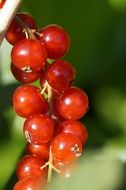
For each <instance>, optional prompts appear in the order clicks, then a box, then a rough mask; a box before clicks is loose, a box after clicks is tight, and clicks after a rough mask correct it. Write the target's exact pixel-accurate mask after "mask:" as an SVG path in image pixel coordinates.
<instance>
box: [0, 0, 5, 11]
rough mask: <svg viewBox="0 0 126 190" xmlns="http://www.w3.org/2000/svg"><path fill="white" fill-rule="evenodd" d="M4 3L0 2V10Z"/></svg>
mask: <svg viewBox="0 0 126 190" xmlns="http://www.w3.org/2000/svg"><path fill="white" fill-rule="evenodd" d="M5 1H6V0H1V2H0V9H1V8H2V7H3V6H4V3H5Z"/></svg>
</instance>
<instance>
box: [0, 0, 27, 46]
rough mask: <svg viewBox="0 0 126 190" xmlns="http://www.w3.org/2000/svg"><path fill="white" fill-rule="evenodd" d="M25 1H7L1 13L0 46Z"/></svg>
mask: <svg viewBox="0 0 126 190" xmlns="http://www.w3.org/2000/svg"><path fill="white" fill-rule="evenodd" d="M22 1H23V0H7V1H6V3H5V5H4V6H3V8H2V10H1V13H0V45H1V43H2V41H3V38H4V35H5V33H6V30H7V29H8V27H9V25H10V23H11V21H12V19H13V17H14V16H15V13H16V11H17V9H18V7H19V6H20V4H21V2H22Z"/></svg>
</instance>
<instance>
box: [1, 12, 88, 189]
mask: <svg viewBox="0 0 126 190" xmlns="http://www.w3.org/2000/svg"><path fill="white" fill-rule="evenodd" d="M5 37H6V39H7V41H8V42H9V43H10V44H11V45H12V46H13V47H12V51H11V65H10V68H11V71H12V74H13V76H14V77H15V79H16V80H17V81H18V82H19V83H20V86H19V87H18V88H17V89H16V90H15V91H14V93H13V98H12V104H13V108H14V110H15V112H16V113H17V114H18V115H19V116H20V117H23V118H25V122H24V126H23V132H24V137H25V138H26V141H27V145H26V155H25V156H24V157H23V158H22V159H21V160H20V161H19V163H18V164H17V170H16V173H17V178H18V180H19V181H18V182H17V183H16V184H15V186H14V188H13V190H19V189H22V190H28V189H31V190H40V189H43V188H44V186H45V184H46V181H47V182H50V180H51V175H52V171H53V170H55V171H56V172H57V173H59V174H60V175H62V174H63V175H64V176H66V177H68V176H70V175H71V171H73V170H72V168H73V167H74V166H75V164H76V162H77V160H78V159H79V158H80V156H81V155H82V151H83V146H84V145H85V143H86V141H87V136H88V134H87V130H86V127H85V125H84V124H83V123H82V122H80V121H79V119H81V118H82V117H83V116H84V115H85V114H86V113H87V111H88V107H89V99H88V96H87V94H86V92H85V91H84V90H82V89H80V88H78V87H75V86H73V80H74V79H75V77H76V70H75V68H74V66H73V65H72V64H71V63H69V61H67V60H65V59H64V56H65V55H66V54H67V52H68V50H69V48H70V37H69V34H68V33H67V32H66V31H65V29H63V28H62V27H61V26H59V25H54V24H51V25H48V26H45V27H43V28H41V29H38V28H37V24H36V21H35V19H34V18H33V17H32V16H31V15H29V14H28V13H17V14H16V15H15V17H14V19H13V21H12V23H11V24H10V27H9V29H8V31H7V33H6V36H5ZM50 59H51V61H50ZM37 80H39V81H40V82H39V83H34V84H32V83H33V82H35V81H37ZM35 84H37V86H35Z"/></svg>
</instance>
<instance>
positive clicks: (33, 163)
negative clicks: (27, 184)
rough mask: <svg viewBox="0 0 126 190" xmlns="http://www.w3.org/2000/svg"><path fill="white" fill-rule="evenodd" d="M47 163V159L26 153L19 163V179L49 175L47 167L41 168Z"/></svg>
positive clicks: (17, 171)
mask: <svg viewBox="0 0 126 190" xmlns="http://www.w3.org/2000/svg"><path fill="white" fill-rule="evenodd" d="M44 164H45V161H44V160H42V159H40V158H39V157H37V156H33V155H26V156H24V157H23V158H22V159H21V160H20V161H19V163H18V165H17V170H16V173H17V177H18V179H19V180H21V179H24V178H28V177H36V176H40V177H43V178H45V177H46V175H47V168H44V169H41V167H42V166H43V165H44Z"/></svg>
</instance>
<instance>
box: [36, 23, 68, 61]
mask: <svg viewBox="0 0 126 190" xmlns="http://www.w3.org/2000/svg"><path fill="white" fill-rule="evenodd" d="M39 32H40V40H41V41H42V42H43V43H44V44H45V46H46V49H47V53H48V58H50V59H59V58H61V57H63V56H65V54H66V53H67V52H68V50H69V47H70V38H69V35H68V33H67V32H66V31H65V30H64V29H63V28H62V27H61V26H59V25H55V24H51V25H48V26H46V27H45V28H42V29H41V30H40V31H39Z"/></svg>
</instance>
